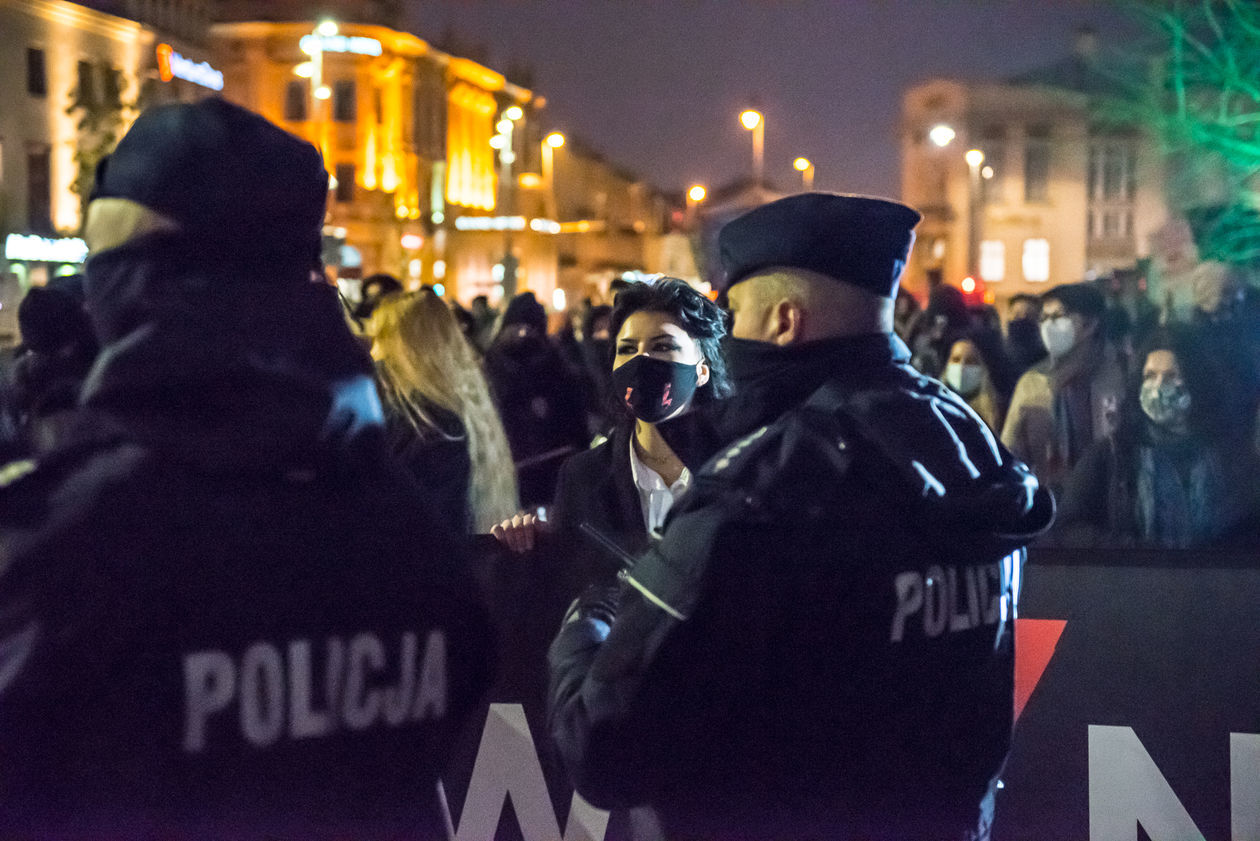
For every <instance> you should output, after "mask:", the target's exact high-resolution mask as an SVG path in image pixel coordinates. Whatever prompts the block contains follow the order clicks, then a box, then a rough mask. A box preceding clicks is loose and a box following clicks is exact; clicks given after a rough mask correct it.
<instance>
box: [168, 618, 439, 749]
mask: <svg viewBox="0 0 1260 841" xmlns="http://www.w3.org/2000/svg"><path fill="white" fill-rule="evenodd" d="M322 649H323V653H324V657H323V661H322V663H320V664H318V665H317V664H316V662H315V658H314V657H313V651H314V650H318V649H317V648H316V647H315V646H313V645H312V641H311V640H305V639H298V640H293V641H291V642H289V644H288V645H287V647H286V646H281V645H276V644H274V643H271V642H266V641H259V642H256V643H254V644H253V645H251V646H249V647H248V648H247V649H246V650H245V652H244V653H243V654H242V655H241V656H239V657H234V656H233V655H232V654H230V653H228V652H226V651H213V650H210V651H197V652H193V653H190V654H186V655H184V660H183V674H184V740H183V745H184V750H185V751H186V752H188V753H199V752H201V751H203V750H205V749H206V747H207V745H208V744H209V743H211V742H213V741H215V740H216V738H219V739H221V738H224V737H225V736H226V735H227V734H226V733H224V732H223V729H222V727H217V728H216V727H214V726H212V725H214V724H215V723H216V722H213V721H212V719H213V718H214V717H215V716H217V715H218V714H220V713H223V712H225V711H226V710H228V709H229V708H230V707H232V705H233V704H236V705H237V708H238V709H237V712H238V716H239V717H238V722H239V727H240V735H241V736H242V737H243V738H244V739H245V740H246V741H248V742H249V743H250V744H252V745H254V746H256V747H259V748H265V747H268V746H270V745H273V744H275V743H276V742H278V741H279V740H280V739H281V738H282V737H284V736H287V737H288V738H289V739H292V740H297V739H311V738H320V737H323V736H328V735H331V734H332V733H335V732H337V731H338V730H340V729H342V728H343V727H344V728H345V729H347V730H353V731H359V730H366V729H368V728H371V727H373V726H381V725H383V726H386V727H391V728H395V727H403V726H405V725H407V724H409V723H413V722H420V721H432V720H436V719H440V718H442V717H444V716H445V715H446V703H447V679H446V637H445V635H444V634H443V633H442V632H441V631H430V632H429V634H428V635H427V637H426V638H425V645H424V651H423V653H421V652H420V646H419V638H418V635H417V634H416V633H414V632H412V631H407V632H405V633H403V634H402V635H401V637H400V639H399V642H398V646H397V648H396V649H394V650H395V651H397V657H396V658H395V659H394V660H392V661H391V660H390V658H389V656H388V653H389V652H388V650H387V647H386V646H385V644H384V643H383V642H382V641H381V640H380V638H379V637H377V636H376V635H375V634H372V633H369V632H365V633H361V634H357V635H355V636H354V637H352V638H351V640H350V642H349V644H347V643H346V642H345V641H344V640H342V639H341V638H339V637H329V638H328V639H326V640H324V641H323V646H322ZM286 655H287V656H286ZM417 659H419V662H418V663H417ZM319 666H322V668H323V672H322V674H321V673H320V672H319ZM387 674H391V675H397V683H391V684H389V685H381V684H382V683H383V679H384V678H385V676H386V675H387ZM320 676H322V678H323V687H322V688H323V691H322V692H317V689H316V687H317V686H319V683H318V682H317V678H318V677H320ZM318 695H322V700H323V706H322V708H321V707H320V706H319V704H318V703H317V701H318V697H317V696H318ZM229 732H230V731H229Z"/></svg>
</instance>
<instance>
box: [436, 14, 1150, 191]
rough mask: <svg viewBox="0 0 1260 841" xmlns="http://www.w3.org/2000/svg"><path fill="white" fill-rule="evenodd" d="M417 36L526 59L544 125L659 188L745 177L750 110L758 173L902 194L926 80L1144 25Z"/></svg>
mask: <svg viewBox="0 0 1260 841" xmlns="http://www.w3.org/2000/svg"><path fill="white" fill-rule="evenodd" d="M411 5H412V7H413V8H412V17H411V25H412V27H413V28H414V30H415V31H416V32H417V33H418V34H419V35H420V36H421V37H423V38H426V39H429V40H433V41H436V40H438V39H439V37H440V36H441V35H442V34H443V33H444V32H447V31H450V32H453V33H455V34H456V35H458V36H459V37H460V38H461V39H462V40H463V41H464V42H466V43H467V42H471V43H473V44H480V45H482V46H483V47H484V48H485V49H486V50H487V55H486V59H488V61H489V62H490V64H491V66H493V67H495V68H496V69H499V70H502V69H504V68H506V67H507V66H509V65H510V64H512V63H525V64H527V65H529V66H530V67H531V68H532V70H533V73H534V90H535V91H536V92H538V93H540V94H542V95H543V96H545V97H546V98H547V101H548V105H547V108H546V110H545V113H544V125H543V128H544V129H546V130H551V129H560V130H562V131H564V132H566V133H568V134H570V135H571V136H574V137H579V138H582V139H584V140H585V141H586V142H587V143H588V144H589V145H590V146H592V147H593V148H595V149H597V150H599V151H600V152H602V153H604V154H605V155H606V156H607V157H608V158H609V159H611V160H612V161H614V162H616V163H618V164H621V165H624V166H625V167H627V168H629V169H630V170H632V171H634V172H636V173H638V174H639V175H640V176H642V177H644V178H646V179H647V180H648V181H650V182H652V183H654V184H656V185H657V186H660V187H662V188H666V189H673V190H681V189H683V188H685V187H686V186H687V185H688V184H691V183H695V182H699V183H702V184H705V185H707V186H708V187H710V188H711V189H712V188H713V187H715V186H719V185H721V184H724V183H728V182H730V181H732V180H734V179H736V178H740V177H747V176H748V175H750V174H751V168H752V164H751V158H752V151H751V137H750V133H749V132H747V131H745V130H744V129H743V128H742V127H741V126H740V125H739V121H738V115H739V112H740V111H741V110H742V109H743V108H746V107H748V106H749V105H750V104H753V105H755V106H756V107H757V108H758V109H759V110H761V111H762V112H763V113H764V114H765V116H766V162H765V167H766V176H767V178H768V179H769V180H770V181H771V182H772V183H774V184H776V185H777V186H779V187H781V188H783V189H788V188H791V187H793V186H794V185H796V184H799V183H800V182H799V178H800V175H799V174H798V173H797V172H795V171H794V170H793V169H792V161H793V160H794V159H795V158H796V157H797V156H802V155H803V156H805V157H807V158H809V159H810V160H812V161H813V162H814V163H815V165H816V166H817V177H816V181H815V186H816V188H818V189H824V190H837V191H843V192H860V193H871V194H876V195H886V196H896V195H898V193H899V191H900V186H899V169H898V167H899V164H898V151H897V123H898V119H899V114H900V102H901V94H902V91H904V90H905V88H906V87H907V86H909V85H911V84H914V83H915V82H918V81H921V80H923V79H927V78H931V77H934V76H948V77H955V78H963V79H976V80H987V79H1000V78H1003V77H1005V76H1009V75H1011V74H1014V73H1018V72H1021V71H1024V70H1028V69H1032V68H1036V67H1039V66H1042V65H1047V64H1051V63H1054V62H1055V61H1058V60H1061V59H1063V58H1064V57H1066V56H1067V55H1069V54H1070V52H1071V47H1072V34H1073V31H1074V30H1075V29H1076V28H1077V27H1079V26H1081V25H1083V24H1088V25H1092V26H1093V27H1094V28H1095V29H1096V30H1097V31H1098V33H1099V36H1100V38H1099V40H1100V42H1101V43H1102V44H1103V48H1104V49H1106V48H1107V46H1108V44H1109V43H1116V42H1117V41H1118V40H1119V39H1124V41H1125V42H1126V43H1129V44H1131V43H1132V42H1133V36H1134V35H1135V34H1136V33H1138V32H1139V31H1140V30H1139V29H1137V28H1136V26H1135V24H1133V23H1132V22H1131V21H1130V19H1129V18H1128V17H1127V16H1126V15H1125V14H1124V13H1123V12H1122V11H1121V10H1120V9H1119V8H1118V7H1117V5H1116V4H1115V3H1114V2H1107V0H652V1H651V2H649V0H515V1H514V2H513V0H412V2H411Z"/></svg>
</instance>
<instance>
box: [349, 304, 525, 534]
mask: <svg viewBox="0 0 1260 841" xmlns="http://www.w3.org/2000/svg"><path fill="white" fill-rule="evenodd" d="M371 333H372V356H373V358H374V359H376V367H377V374H378V378H379V381H380V385H381V396H382V398H383V401H384V404H385V429H386V437H387V439H388V442H389V449H390V452H392V453H393V454H394V456H395V457H396V458H398V459H399V461H401V463H402V464H404V465H405V466H406V467H407V469H408V470H409V471H410V472H411V474H412V476H414V477H415V479H416V482H417V484H419V485H420V486H421V487H422V488H424V490H425V491H426V492H427V493H428V494H429V495H430V496H431V498H432V499H433V500H434V501H435V503H436V504H437V506H438V508H439V510H440V511H441V513H442V516H443V519H445V520H446V522H448V523H450V524H451V525H452V526H453V527H454V528H455V529H456V530H457V531H460V532H465V533H467V532H471V533H474V534H475V533H485V532H487V531H489V530H490V527H491V526H493V525H495V524H496V523H498V522H500V521H501V520H503V519H504V518H505V517H510V516H511V515H512V514H513V513H515V511H516V509H517V500H516V473H515V471H513V470H512V453H511V451H510V450H509V449H508V442H507V435H506V434H505V433H504V431H503V424H502V422H500V420H499V413H498V410H497V409H495V407H494V403H493V401H492V400H491V399H490V387H489V386H488V385H487V384H486V378H485V376H484V375H483V374H482V372H481V366H480V364H479V363H478V360H477V356H476V351H475V350H474V349H473V346H472V344H471V342H469V341H468V339H467V338H466V337H465V335H464V333H463V331H462V330H461V329H460V328H459V325H458V324H457V323H456V321H455V318H454V316H453V315H452V313H451V310H450V308H449V307H448V306H447V305H446V303H445V302H444V301H443V300H442V299H441V298H439V297H438V296H437V295H435V294H434V293H433V291H432V290H431V289H421V290H419V291H418V292H409V293H406V294H402V295H394V296H391V297H389V298H387V299H385V300H384V301H382V302H381V305H380V306H379V307H377V309H376V312H375V313H374V315H373V317H372V323H371Z"/></svg>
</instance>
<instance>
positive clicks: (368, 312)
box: [354, 272, 403, 325]
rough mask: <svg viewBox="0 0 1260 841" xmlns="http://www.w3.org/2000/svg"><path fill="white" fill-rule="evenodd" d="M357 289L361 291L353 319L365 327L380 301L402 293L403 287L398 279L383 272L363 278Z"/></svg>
mask: <svg viewBox="0 0 1260 841" xmlns="http://www.w3.org/2000/svg"><path fill="white" fill-rule="evenodd" d="M359 288H360V289H361V290H362V291H361V293H360V295H359V304H358V306H356V307H355V308H354V317H355V318H356V319H358V320H359V322H360V323H361V324H365V325H366V324H367V322H368V320H369V319H370V318H371V317H372V313H373V312H375V311H376V308H377V307H378V306H380V303H381V301H383V300H385V299H386V298H387V297H389V296H390V295H397V294H399V293H401V292H402V291H403V285H402V283H401V282H399V280H398V278H396V277H394V276H393V275H391V274H385V273H383V272H382V273H380V274H374V275H370V276H368V277H365V278H364V279H363V283H362V285H361V286H360V287H359Z"/></svg>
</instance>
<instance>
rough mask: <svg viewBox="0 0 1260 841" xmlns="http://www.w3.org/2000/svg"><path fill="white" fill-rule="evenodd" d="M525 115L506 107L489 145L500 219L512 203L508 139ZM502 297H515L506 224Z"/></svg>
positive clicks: (513, 153) (512, 150)
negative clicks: (495, 159) (495, 157)
mask: <svg viewBox="0 0 1260 841" xmlns="http://www.w3.org/2000/svg"><path fill="white" fill-rule="evenodd" d="M524 116H525V112H524V110H522V109H521V107H520V106H518V105H510V106H508V107H507V108H506V109H504V111H503V114H502V116H501V118H500V119H499V121H498V123H497V124H496V125H495V128H497V129H498V130H499V133H498V135H497V136H496V137H494V138H491V140H490V145H491V146H492V147H493V148H495V149H498V150H499V166H500V172H499V186H500V188H501V189H502V191H503V194H502V196H501V199H502V200H501V201H500V207H502V209H503V215H504V216H509V217H510V216H512V214H513V205H514V204H515V201H514V199H515V189H514V187H515V184H514V181H513V178H512V164H513V163H515V162H516V148H515V143H514V142H513V140H512V138H513V136H514V134H515V128H516V121H517V120H519V119H521V118H522V117H524ZM503 251H504V254H503V263H502V264H501V265H502V266H503V279H502V283H503V294H504V295H506V296H507V297H509V298H510V297H512V296H513V295H515V294H516V268H517V259H516V255H514V254H513V253H512V226H511V225H506V226H504V230H503Z"/></svg>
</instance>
